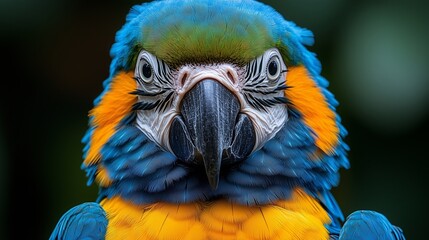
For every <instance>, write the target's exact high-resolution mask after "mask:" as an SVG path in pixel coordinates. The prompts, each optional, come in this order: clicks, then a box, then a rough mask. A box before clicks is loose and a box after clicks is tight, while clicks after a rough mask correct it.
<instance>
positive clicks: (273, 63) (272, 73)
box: [267, 56, 280, 80]
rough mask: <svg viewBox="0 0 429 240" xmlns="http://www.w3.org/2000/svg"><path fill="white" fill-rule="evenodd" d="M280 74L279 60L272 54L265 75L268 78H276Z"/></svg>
mask: <svg viewBox="0 0 429 240" xmlns="http://www.w3.org/2000/svg"><path fill="white" fill-rule="evenodd" d="M279 75H280V60H279V58H278V57H277V56H273V57H272V58H271V59H270V61H269V62H268V66H267V76H268V79H269V80H277V78H278V77H279Z"/></svg>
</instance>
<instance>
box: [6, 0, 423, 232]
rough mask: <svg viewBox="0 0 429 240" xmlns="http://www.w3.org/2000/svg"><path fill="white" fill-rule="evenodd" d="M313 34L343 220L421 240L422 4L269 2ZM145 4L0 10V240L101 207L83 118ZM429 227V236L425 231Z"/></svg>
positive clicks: (48, 1)
mask: <svg viewBox="0 0 429 240" xmlns="http://www.w3.org/2000/svg"><path fill="white" fill-rule="evenodd" d="M264 2H267V3H269V4H272V6H273V7H274V8H276V9H277V10H278V11H280V12H281V13H282V14H283V15H284V16H285V18H286V19H288V20H291V21H294V22H295V23H297V24H298V25H299V26H301V27H305V28H309V29H310V30H312V31H313V32H314V34H315V39H316V43H315V45H314V46H312V47H310V50H311V51H313V52H315V53H317V56H318V58H319V59H320V60H321V62H322V65H323V71H322V75H323V76H325V77H326V78H327V79H328V80H329V81H330V82H331V85H330V87H329V89H330V90H331V91H332V92H333V93H334V94H335V96H336V97H337V99H338V100H339V101H340V106H339V107H338V112H339V114H340V115H341V116H342V122H343V124H344V125H345V126H346V128H347V129H348V131H349V135H348V136H347V138H346V142H347V143H348V145H349V146H350V147H351V151H350V152H349V159H350V162H351V169H349V170H344V169H343V170H341V174H342V175H341V176H342V177H341V182H340V185H339V186H338V187H336V188H334V189H333V192H334V194H335V196H336V198H337V200H338V202H339V204H340V206H341V208H342V209H343V211H344V214H345V215H348V214H350V213H351V212H353V211H355V210H359V209H371V210H376V211H379V212H381V213H383V214H385V215H386V216H387V217H388V218H389V219H390V221H391V222H392V223H394V224H396V225H398V226H401V227H402V229H403V230H404V232H405V235H406V236H407V239H425V237H424V236H425V230H427V227H426V226H427V215H428V214H429V211H428V200H427V198H426V195H427V194H426V192H427V190H428V187H427V182H428V181H427V179H426V178H427V176H428V175H427V171H428V170H429V169H428V167H427V166H428V164H427V162H428V161H429V158H428V157H427V156H428V154H427V152H428V148H429V144H428V142H429V141H428V139H427V136H428V134H429V127H428V123H429V71H428V67H429V64H428V63H429V47H428V46H429V45H428V42H429V28H428V27H427V23H428V22H429V16H428V14H427V12H428V10H429V8H428V6H427V4H426V3H425V1H423V0H421V1H419V0H409V1H406V0H396V1H387V0H385V1H383V0H380V1H370V0H360V1H358V0H348V1H344V0H326V1H319V0H313V1H311V0H293V1H264ZM137 3H139V2H137V1H83V0H80V1H75V0H61V1H60V0H39V1H37V0H27V1H24V0H1V1H0V27H1V32H0V34H1V35H0V39H1V43H2V44H1V46H2V51H1V55H0V57H1V58H2V63H3V64H1V69H2V71H1V83H0V84H1V87H0V89H1V90H0V93H1V94H0V107H1V108H0V109H1V112H0V113H1V114H0V159H1V164H0V193H1V198H0V213H1V215H0V216H1V218H0V238H1V239H21V238H24V239H47V238H48V237H49V235H50V233H51V231H52V230H53V228H54V226H55V224H56V222H57V221H58V220H59V218H60V217H61V215H62V214H63V213H65V212H66V211H67V210H68V209H69V208H71V207H73V206H75V205H77V204H79V203H82V202H86V201H94V200H95V199H96V194H97V187H96V186H91V187H86V177H85V174H84V172H83V171H81V170H80V164H81V162H82V148H83V145H82V144H81V143H80V140H81V138H82V136H83V135H84V133H85V131H86V129H87V121H88V118H87V113H88V111H89V110H90V109H91V108H92V101H93V99H94V98H95V97H97V96H98V94H100V93H101V91H102V81H103V80H104V79H105V78H106V77H107V76H108V68H109V62H110V56H109V50H110V47H111V44H112V43H113V41H114V35H115V32H116V31H117V30H118V29H119V28H120V27H121V26H122V24H123V23H124V21H125V15H126V14H127V12H128V11H129V9H130V7H131V6H132V5H134V4H137ZM425 227H426V229H425Z"/></svg>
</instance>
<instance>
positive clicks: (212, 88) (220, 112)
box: [169, 79, 255, 189]
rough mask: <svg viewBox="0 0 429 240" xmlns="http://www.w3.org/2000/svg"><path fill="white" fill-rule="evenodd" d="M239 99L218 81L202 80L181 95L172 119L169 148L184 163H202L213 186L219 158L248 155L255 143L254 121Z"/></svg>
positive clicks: (236, 157)
mask: <svg viewBox="0 0 429 240" xmlns="http://www.w3.org/2000/svg"><path fill="white" fill-rule="evenodd" d="M239 112H240V102H239V101H238V99H237V97H236V96H235V95H234V94H232V92H230V91H229V90H228V89H227V88H225V87H224V86H223V85H222V84H220V83H219V82H217V81H215V80H212V79H205V80H202V81H201V82H199V83H197V84H196V85H195V86H194V87H193V88H192V89H191V90H190V91H189V92H188V93H187V94H186V95H185V97H184V98H183V100H182V103H181V113H182V114H181V116H176V117H175V118H174V119H173V122H172V126H171V129H170V133H169V134H170V140H169V141H170V147H171V149H172V151H173V152H174V154H175V155H176V156H177V157H178V158H179V159H181V160H183V161H185V162H201V159H202V162H203V164H204V167H205V171H206V174H207V178H208V181H209V184H210V186H211V187H212V189H216V188H217V186H218V183H219V174H220V169H221V163H222V159H225V161H228V162H234V161H237V160H239V159H243V158H245V157H247V156H248V155H249V154H250V153H251V151H252V150H253V146H254V145H255V132H254V128H253V124H252V122H251V121H250V119H249V118H248V116H247V115H245V114H241V113H239Z"/></svg>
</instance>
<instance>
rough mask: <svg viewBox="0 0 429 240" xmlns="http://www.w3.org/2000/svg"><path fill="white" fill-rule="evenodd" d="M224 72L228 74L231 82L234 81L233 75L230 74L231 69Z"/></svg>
mask: <svg viewBox="0 0 429 240" xmlns="http://www.w3.org/2000/svg"><path fill="white" fill-rule="evenodd" d="M226 74H227V76H228V78H229V80H230V81H231V82H232V83H235V78H234V75H233V74H232V72H231V70H228V71H227V73H226Z"/></svg>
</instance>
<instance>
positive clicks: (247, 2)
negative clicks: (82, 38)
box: [83, 0, 348, 204]
mask: <svg viewBox="0 0 429 240" xmlns="http://www.w3.org/2000/svg"><path fill="white" fill-rule="evenodd" d="M312 43H313V35H312V33H311V32H310V31H308V30H306V29H302V28H299V27H297V26H296V25H295V24H293V23H292V22H289V21H286V20H285V19H284V18H283V17H282V16H281V15H280V14H279V13H277V12H276V11H275V10H274V9H272V8H271V7H269V6H266V5H264V4H262V3H259V2H256V1H251V0H243V1H226V0H216V1H212V0H203V1H192V0H184V1H155V2H151V3H146V4H142V5H139V6H135V7H133V8H132V10H131V11H130V13H129V14H128V16H127V19H126V23H125V25H124V26H123V27H122V28H121V29H120V30H119V31H118V32H117V35H116V42H115V43H114V45H113V46H112V49H111V56H112V62H111V66H110V76H109V78H108V79H107V80H106V81H105V83H104V88H105V90H104V91H103V93H102V94H101V95H100V96H99V97H98V98H97V99H96V100H95V102H94V105H95V106H94V109H93V110H91V112H90V128H89V130H88V132H87V134H86V136H85V137H84V139H83V142H84V143H85V144H86V148H85V150H84V151H85V153H84V159H85V160H84V163H83V168H84V169H85V170H86V171H87V174H88V176H89V178H90V181H89V182H90V183H91V182H92V181H93V180H96V181H97V183H98V184H99V185H100V187H101V195H102V197H111V196H114V195H121V196H122V197H124V198H126V199H129V200H131V201H134V202H139V203H147V202H154V201H168V202H190V201H197V200H209V199H212V198H219V197H222V198H226V199H229V200H231V201H235V202H239V203H243V204H259V203H266V202H270V201H274V200H276V199H278V198H281V197H285V196H287V195H288V194H290V192H291V190H292V189H293V188H296V187H300V188H303V189H305V190H307V191H308V192H311V193H313V194H314V195H318V194H319V195H320V194H321V193H322V194H323V192H324V191H325V190H329V189H330V188H331V187H332V186H335V185H336V184H337V183H338V170H339V168H340V167H347V164H348V161H347V159H346V157H345V152H346V148H347V147H346V145H345V144H344V143H343V141H342V137H343V136H344V135H345V134H346V131H345V129H344V128H343V127H342V126H341V124H340V120H339V117H338V116H337V114H336V112H335V107H336V105H337V102H336V101H335V99H334V97H333V95H332V94H331V93H330V92H329V91H328V90H327V89H326V87H327V86H328V82H327V81H326V80H325V79H324V78H323V77H321V76H320V70H321V67H320V64H319V62H318V60H317V59H316V57H315V55H314V54H313V53H311V52H309V51H308V50H307V49H306V48H305V45H310V44H312Z"/></svg>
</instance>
